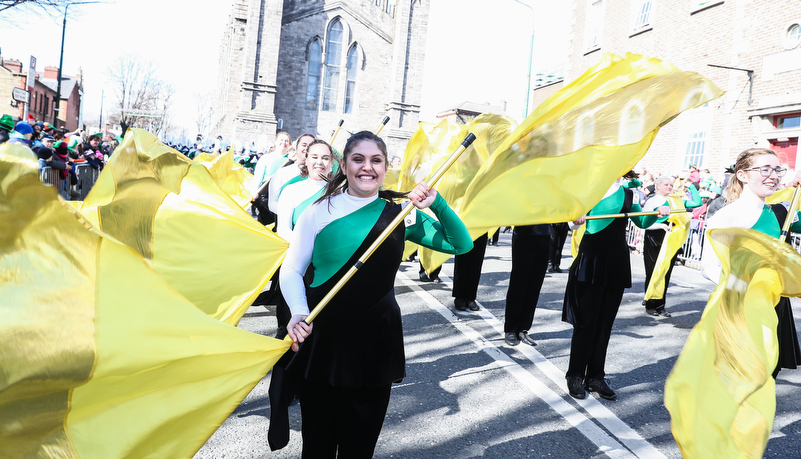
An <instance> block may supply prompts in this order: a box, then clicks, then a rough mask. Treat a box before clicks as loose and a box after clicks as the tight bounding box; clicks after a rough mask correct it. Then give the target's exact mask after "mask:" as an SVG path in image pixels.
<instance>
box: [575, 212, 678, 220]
mask: <svg viewBox="0 0 801 459" xmlns="http://www.w3.org/2000/svg"><path fill="white" fill-rule="evenodd" d="M679 212H687V209H671V210H670V213H671V214H675V213H679ZM647 215H659V211H658V210H653V211H650V212H627V213H622V214H607V215H588V216H586V217H584V220H600V219H602V218H622V217H644V216H647Z"/></svg>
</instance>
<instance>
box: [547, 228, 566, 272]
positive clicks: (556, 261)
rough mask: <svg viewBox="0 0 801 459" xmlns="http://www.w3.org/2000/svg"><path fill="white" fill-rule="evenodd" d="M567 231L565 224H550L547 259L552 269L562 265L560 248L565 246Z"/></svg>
mask: <svg viewBox="0 0 801 459" xmlns="http://www.w3.org/2000/svg"><path fill="white" fill-rule="evenodd" d="M568 229H569V227H568V224H567V223H551V247H550V252H549V254H548V259H549V260H550V262H551V266H552V267H554V268H558V267H559V265H561V264H562V247H564V246H565V239H567V230H568Z"/></svg>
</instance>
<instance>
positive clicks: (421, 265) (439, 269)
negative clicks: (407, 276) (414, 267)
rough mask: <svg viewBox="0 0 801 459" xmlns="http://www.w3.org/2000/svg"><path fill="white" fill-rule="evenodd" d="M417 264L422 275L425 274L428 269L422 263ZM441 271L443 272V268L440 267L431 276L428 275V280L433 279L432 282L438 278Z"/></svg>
mask: <svg viewBox="0 0 801 459" xmlns="http://www.w3.org/2000/svg"><path fill="white" fill-rule="evenodd" d="M417 264H418V265H420V274H425V272H426V269H425V268H423V262H422V261H418V262H417ZM440 271H442V266H440V267H439V268H437V269H435V270H433V271H431V274H428V278H429V279H432V280H433V279H436V278H438V277H439V272H440Z"/></svg>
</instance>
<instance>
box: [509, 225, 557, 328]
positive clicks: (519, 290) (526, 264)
mask: <svg viewBox="0 0 801 459" xmlns="http://www.w3.org/2000/svg"><path fill="white" fill-rule="evenodd" d="M526 228H528V227H517V228H515V230H514V232H513V233H512V272H511V273H510V275H509V289H508V290H507V291H506V319H505V320H504V324H503V331H504V332H505V333H511V332H514V333H520V332H523V331H528V329H529V328H531V324H532V322H534V312H535V311H536V310H537V301H538V300H539V297H540V289H542V282H543V281H544V280H545V272H546V271H547V270H548V253H549V252H550V249H551V237H550V236H548V235H535V234H530V232H529V231H526Z"/></svg>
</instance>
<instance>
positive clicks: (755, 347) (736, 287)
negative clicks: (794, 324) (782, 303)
mask: <svg viewBox="0 0 801 459" xmlns="http://www.w3.org/2000/svg"><path fill="white" fill-rule="evenodd" d="M707 238H709V240H710V241H711V244H712V247H713V248H714V250H715V252H716V253H717V254H718V257H719V258H720V260H721V263H722V275H721V279H723V282H721V283H720V284H718V286H717V288H716V289H715V291H714V292H712V295H710V297H709V302H708V303H707V306H706V309H705V310H704V313H703V316H702V317H701V320H700V321H699V322H698V324H696V326H695V327H694V328H693V330H692V332H691V333H690V336H689V338H688V339H687V342H686V343H685V345H684V349H682V351H681V354H680V355H679V358H678V360H677V361H676V364H675V366H674V367H673V370H672V371H671V373H670V375H669V376H668V378H667V382H666V384H665V406H666V407H667V409H668V411H670V417H671V429H672V431H673V436H674V438H675V439H676V442H677V443H678V445H679V448H680V449H681V452H682V455H683V456H684V457H685V458H710V457H725V458H759V457H762V454H763V453H764V451H765V446H766V444H767V441H768V436H769V435H770V430H771V427H772V425H773V417H774V414H775V411H776V387H775V382H774V380H773V378H772V377H771V373H772V372H773V369H774V368H775V367H776V362H777V361H778V341H777V339H776V326H777V322H778V319H777V317H776V313H775V312H774V306H775V305H776V304H777V303H778V302H779V298H780V297H781V296H797V295H799V294H801V255H799V254H798V253H797V252H795V251H794V250H793V249H792V247H790V246H789V245H788V244H785V243H783V242H779V241H778V240H777V239H774V238H772V237H770V236H766V235H764V234H762V233H759V232H757V231H754V230H750V229H741V228H728V229H713V230H709V232H708V233H707Z"/></svg>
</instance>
